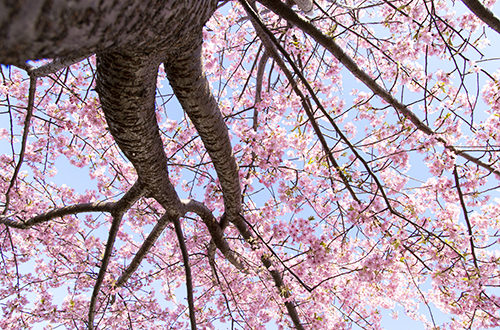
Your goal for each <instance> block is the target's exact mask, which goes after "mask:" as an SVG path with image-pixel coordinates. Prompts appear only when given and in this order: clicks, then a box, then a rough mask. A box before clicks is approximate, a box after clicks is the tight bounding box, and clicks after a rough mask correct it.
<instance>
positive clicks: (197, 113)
mask: <svg viewBox="0 0 500 330" xmlns="http://www.w3.org/2000/svg"><path fill="white" fill-rule="evenodd" d="M201 42H202V40H201V34H200V36H199V38H197V39H196V40H195V41H194V44H193V45H191V47H190V49H179V51H178V52H177V53H176V54H174V56H175V58H171V59H169V60H168V61H166V63H165V71H166V73H167V77H168V80H169V82H170V84H171V86H172V89H173V91H174V93H175V95H176V97H177V99H178V100H179V103H180V104H181V105H182V108H183V109H184V111H185V112H186V113H187V115H188V116H189V119H191V121H192V122H193V124H194V126H195V128H196V130H197V131H198V134H199V135H200V138H201V140H202V141H203V144H204V146H205V148H206V149H207V152H208V154H209V155H210V158H211V159H212V162H213V164H214V167H215V171H216V172H217V177H218V178H219V181H220V185H221V187H222V194H223V198H224V206H225V213H226V214H227V215H228V216H229V218H230V220H231V221H236V223H235V224H236V226H237V227H238V229H239V230H240V231H245V230H247V229H246V228H245V226H244V224H243V223H241V222H239V221H240V219H239V217H238V216H237V215H238V214H239V213H240V212H241V188H240V180H239V175H238V165H237V164H236V159H235V158H234V155H233V150H232V148H231V142H230V140H229V134H228V129H227V126H226V124H225V122H224V119H223V118H222V114H221V112H220V110H219V107H218V104H217V101H216V100H215V98H214V96H213V94H212V92H211V90H210V86H209V84H208V81H207V79H206V77H205V73H204V71H203V66H202V62H201V55H202V53H201Z"/></svg>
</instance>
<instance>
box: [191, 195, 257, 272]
mask: <svg viewBox="0 0 500 330" xmlns="http://www.w3.org/2000/svg"><path fill="white" fill-rule="evenodd" d="M182 202H183V204H184V205H185V207H186V209H185V210H186V212H193V213H196V214H197V215H198V216H199V217H200V218H201V220H203V222H204V223H205V225H206V226H207V229H208V231H209V232H210V236H211V237H212V240H213V242H214V244H215V246H216V247H217V248H218V249H219V251H220V252H221V253H222V255H224V257H226V259H227V260H228V261H229V262H230V263H231V264H233V266H235V267H236V268H237V269H239V270H240V271H242V272H245V273H247V272H248V270H247V269H246V267H245V266H244V265H243V263H242V260H241V259H240V258H239V257H238V255H237V254H236V253H235V252H234V251H233V250H231V248H230V247H229V244H228V243H227V241H226V239H225V238H224V232H223V230H222V228H221V226H220V225H219V223H218V222H217V220H216V219H215V217H214V216H213V214H212V212H211V211H210V210H209V209H208V207H206V206H205V205H204V204H203V203H200V202H198V201H195V200H192V199H190V200H183V201H182Z"/></svg>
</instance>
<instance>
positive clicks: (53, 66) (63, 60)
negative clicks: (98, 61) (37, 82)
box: [28, 53, 92, 77]
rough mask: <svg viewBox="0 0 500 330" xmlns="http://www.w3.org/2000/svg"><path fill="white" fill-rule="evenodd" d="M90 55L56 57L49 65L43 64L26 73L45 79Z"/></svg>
mask: <svg viewBox="0 0 500 330" xmlns="http://www.w3.org/2000/svg"><path fill="white" fill-rule="evenodd" d="M90 55H92V53H90V54H84V55H70V56H66V57H57V58H55V59H53V60H52V62H50V63H47V64H44V65H42V66H39V67H37V68H32V69H31V70H30V71H29V72H28V74H29V75H30V76H31V77H45V76H48V75H49V74H52V73H56V72H57V71H59V70H62V69H65V68H67V67H69V66H70V65H72V64H75V63H78V62H81V61H83V60H84V59H86V58H88V57H89V56H90Z"/></svg>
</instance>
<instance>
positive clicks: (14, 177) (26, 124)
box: [2, 67, 37, 215]
mask: <svg viewBox="0 0 500 330" xmlns="http://www.w3.org/2000/svg"><path fill="white" fill-rule="evenodd" d="M27 70H29V67H27ZM36 80H37V79H36V78H35V77H30V87H29V92H28V105H27V107H26V117H25V119H24V129H23V137H22V140H21V151H20V152H19V159H18V160H17V164H16V167H15V169H14V173H13V174H12V178H11V179H10V184H9V187H8V188H7V191H6V192H5V206H4V209H3V211H2V215H5V214H6V213H7V211H8V209H9V204H10V191H11V190H12V188H13V187H14V184H15V183H16V180H17V175H18V174H19V170H20V169H21V166H22V164H23V161H24V154H25V152H26V145H27V143H28V134H29V130H30V125H31V117H32V115H33V106H34V103H35V93H36Z"/></svg>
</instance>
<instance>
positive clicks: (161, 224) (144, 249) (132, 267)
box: [115, 214, 177, 287]
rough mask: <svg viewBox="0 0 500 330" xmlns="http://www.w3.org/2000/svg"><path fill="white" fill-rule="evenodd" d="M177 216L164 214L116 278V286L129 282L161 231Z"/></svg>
mask: <svg viewBox="0 0 500 330" xmlns="http://www.w3.org/2000/svg"><path fill="white" fill-rule="evenodd" d="M176 219H177V218H172V216H171V215H168V214H165V215H163V216H162V217H161V218H160V219H159V220H158V222H157V223H156V225H155V226H154V227H153V229H152V230H151V232H150V233H149V235H148V237H147V238H146V239H145V240H144V242H143V243H142V245H141V247H140V248H139V251H137V253H136V254H135V256H134V258H133V259H132V261H131V262H130V264H129V265H128V267H127V268H126V269H125V270H124V271H123V273H122V275H121V276H120V277H119V278H118V280H116V283H115V286H116V287H121V286H123V285H124V284H125V282H127V280H128V279H129V278H130V276H132V274H134V273H135V271H136V270H137V268H139V265H140V264H141V262H142V260H143V259H144V257H145V256H146V254H148V252H149V250H150V249H151V247H153V245H154V244H155V243H156V241H157V240H158V237H160V235H161V233H162V232H163V230H165V228H166V227H167V225H168V224H169V223H171V222H174V221H175V220H176Z"/></svg>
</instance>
